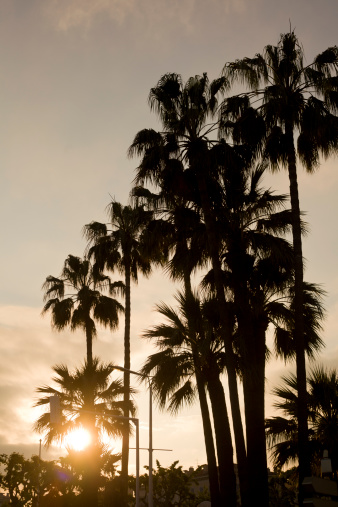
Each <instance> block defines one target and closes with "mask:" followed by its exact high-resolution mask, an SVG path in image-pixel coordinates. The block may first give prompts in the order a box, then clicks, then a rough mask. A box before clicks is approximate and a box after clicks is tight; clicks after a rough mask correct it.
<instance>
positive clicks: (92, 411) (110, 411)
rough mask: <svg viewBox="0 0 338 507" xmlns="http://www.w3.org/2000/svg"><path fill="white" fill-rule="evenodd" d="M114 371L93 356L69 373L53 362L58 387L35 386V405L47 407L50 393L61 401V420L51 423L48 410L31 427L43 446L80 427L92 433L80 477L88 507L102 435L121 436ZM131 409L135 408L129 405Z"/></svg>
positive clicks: (96, 476)
mask: <svg viewBox="0 0 338 507" xmlns="http://www.w3.org/2000/svg"><path fill="white" fill-rule="evenodd" d="M113 370H114V365H113V364H112V363H107V364H105V363H100V361H99V359H98V358H95V357H94V358H93V360H92V364H89V362H88V361H86V362H85V363H84V364H83V365H82V366H81V367H80V368H76V369H75V370H74V372H71V371H70V370H69V368H68V367H67V366H66V365H63V364H61V365H56V366H54V367H53V371H54V372H55V374H56V376H54V377H53V379H52V380H53V381H54V382H55V383H56V384H57V387H52V386H48V385H44V386H42V387H38V388H37V392H38V393H39V394H41V397H40V398H39V399H38V401H37V402H36V403H35V406H48V407H49V403H50V396H53V395H57V396H58V397H59V400H60V407H61V417H60V422H57V423H55V422H51V418H50V412H49V411H48V410H47V411H46V412H44V413H43V414H42V415H41V416H40V417H39V418H38V420H37V421H36V423H35V426H34V429H35V431H38V432H40V433H45V441H44V442H45V445H47V446H49V445H50V444H51V443H52V442H62V441H63V440H64V438H65V437H66V436H67V435H68V434H69V433H71V432H72V431H74V430H75V429H79V428H81V427H84V428H86V429H87V430H88V431H89V432H90V435H91V444H90V446H89V449H88V451H86V465H85V470H84V475H85V479H84V480H83V502H84V503H83V504H84V505H88V507H89V506H90V507H95V506H96V505H97V501H98V499H97V492H98V484H99V476H100V470H99V466H98V463H99V458H100V455H101V451H102V444H101V442H102V436H103V434H104V433H106V434H108V435H109V436H120V435H121V434H122V431H123V429H124V426H123V423H121V421H119V420H118V419H116V417H120V416H122V415H123V406H124V402H123V393H124V386H123V384H122V382H121V381H119V380H111V374H112V371H113ZM129 410H130V411H132V412H133V411H134V407H133V405H132V404H130V406H129Z"/></svg>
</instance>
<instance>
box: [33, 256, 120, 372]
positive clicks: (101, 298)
mask: <svg viewBox="0 0 338 507" xmlns="http://www.w3.org/2000/svg"><path fill="white" fill-rule="evenodd" d="M43 289H44V290H45V296H44V299H45V301H46V304H45V306H44V308H43V311H42V313H46V312H47V311H48V310H50V311H51V313H52V325H53V327H54V328H55V329H56V330H58V331H61V330H62V329H64V328H65V327H67V326H70V328H71V330H72V331H75V330H76V329H78V328H81V329H83V330H84V331H85V333H86V341H87V361H88V364H89V365H90V364H92V361H93V353H92V341H93V338H94V337H95V336H96V325H95V321H97V322H98V323H99V324H101V325H103V326H108V327H109V328H110V329H112V330H113V329H115V328H116V327H117V325H118V316H119V312H121V311H123V307H122V305H121V304H120V303H119V302H118V301H117V300H116V299H114V298H112V297H109V296H106V295H104V294H102V291H109V293H110V294H111V295H113V294H114V293H115V292H116V291H117V290H122V289H123V284H122V283H121V282H115V283H112V282H111V281H110V278H109V277H107V276H103V275H101V274H100V273H99V272H97V271H95V269H94V268H93V266H92V264H91V263H90V261H89V260H88V259H86V258H84V259H80V258H79V257H75V256H73V255H69V256H68V257H67V259H66V260H65V263H64V267H63V270H62V273H61V275H60V277H59V278H56V277H54V276H48V277H47V278H46V281H45V283H44V284H43Z"/></svg>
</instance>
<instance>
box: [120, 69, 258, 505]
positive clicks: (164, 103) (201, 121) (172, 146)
mask: <svg viewBox="0 0 338 507" xmlns="http://www.w3.org/2000/svg"><path fill="white" fill-rule="evenodd" d="M226 86H227V82H226V80H225V79H223V78H220V79H217V80H215V81H213V82H211V83H209V81H208V78H207V75H206V74H203V76H195V77H192V78H190V79H189V80H188V81H187V82H186V84H183V83H182V80H181V77H180V76H179V75H177V74H166V75H164V76H163V77H162V78H161V79H160V81H159V82H158V83H157V86H156V87H155V88H152V89H151V91H150V95H149V102H150V106H151V108H152V109H154V110H155V111H156V113H157V114H158V116H159V118H160V120H161V123H162V128H163V131H162V132H156V131H155V130H153V129H144V130H142V131H140V132H139V133H138V134H137V135H136V136H135V139H134V142H133V143H132V145H131V146H130V148H129V154H130V155H131V156H133V155H141V156H142V160H141V163H140V165H139V167H138V172H137V176H136V178H135V181H136V184H137V185H142V186H143V185H144V183H145V182H150V183H151V184H155V185H156V186H160V187H162V186H163V184H166V185H170V181H173V178H171V179H169V178H168V175H169V174H170V173H171V174H172V176H173V177H175V175H176V174H177V172H178V171H179V170H180V169H181V168H182V167H183V169H184V172H186V173H187V175H186V181H188V182H189V184H188V185H186V184H185V186H184V191H185V192H188V193H189V192H190V199H193V200H194V201H195V202H196V204H197V205H199V206H200V207H201V209H202V212H203V219H204V223H205V227H206V233H207V239H208V241H207V246H208V255H209V257H210V258H211V261H212V265H213V269H214V273H215V285H216V292H217V299H218V305H219V313H220V317H221V321H222V337H223V340H224V345H225V349H226V357H227V372H228V383H229V392H230V400H231V409H232V417H233V423H234V424H233V425H234V433H235V440H236V453H237V461H238V467H239V474H240V477H241V481H242V485H243V486H244V483H245V482H246V477H247V468H246V451H245V442H244V434H243V426H242V419H241V413H240V406H239V399H238V386H237V378H236V366H235V363H236V361H235V357H234V353H233V350H232V328H231V319H230V316H229V315H228V307H227V303H226V299H225V295H224V287H223V282H222V269H221V261H220V243H219V238H218V236H217V234H216V220H217V217H216V216H215V214H214V212H213V204H214V200H215V199H216V198H217V195H216V194H217V184H215V185H214V182H215V181H216V182H217V178H218V165H217V164H216V163H215V158H216V154H218V155H217V156H218V157H219V152H222V157H223V161H225V160H227V161H229V160H230V159H232V158H233V153H234V152H233V150H232V149H231V148H230V147H229V146H228V145H226V144H225V143H222V146H221V149H220V150H218V149H217V150H216V154H214V152H213V150H212V148H213V146H215V145H216V146H217V145H218V144H219V143H218V141H217V140H213V139H212V138H211V133H212V132H213V131H214V130H216V129H217V125H216V123H215V122H214V121H213V114H214V112H215V110H216V108H217V94H218V93H219V92H220V93H221V92H222V91H224V89H225V88H226ZM177 169H178V170H177ZM182 190H183V189H182ZM245 491H247V487H244V488H243V495H244V494H245V493H244V492H245ZM243 495H242V504H243V507H244V506H245V505H249V504H250V502H249V498H248V497H247V498H244V497H243Z"/></svg>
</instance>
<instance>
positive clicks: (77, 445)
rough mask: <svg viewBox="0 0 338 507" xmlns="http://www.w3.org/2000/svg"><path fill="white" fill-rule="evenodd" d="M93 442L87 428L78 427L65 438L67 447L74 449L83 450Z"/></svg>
mask: <svg viewBox="0 0 338 507" xmlns="http://www.w3.org/2000/svg"><path fill="white" fill-rule="evenodd" d="M90 442H91V437H90V433H89V431H87V430H86V429H85V428H78V429H77V430H74V431H72V432H71V433H69V434H68V435H67V436H66V438H65V447H70V448H71V449H74V451H83V450H84V449H85V448H86V447H88V445H89V444H90Z"/></svg>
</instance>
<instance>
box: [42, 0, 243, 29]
mask: <svg viewBox="0 0 338 507" xmlns="http://www.w3.org/2000/svg"><path fill="white" fill-rule="evenodd" d="M206 7H207V6H206V4H205V2H201V1H199V0H170V1H169V2H168V0H51V1H50V2H49V3H47V4H46V5H45V8H46V12H47V13H48V15H49V17H51V18H52V19H53V22H54V24H55V26H56V27H57V29H58V30H61V31H66V30H69V29H71V28H73V27H77V26H82V27H84V28H86V29H88V28H90V27H91V26H92V24H93V22H94V21H95V19H97V18H98V16H100V15H104V16H109V18H110V19H112V20H113V21H114V22H116V23H118V24H123V23H124V22H125V20H126V19H127V18H128V17H129V16H136V17H138V18H144V19H147V20H148V23H150V24H155V25H156V23H158V22H159V21H160V20H162V21H163V20H164V19H167V20H168V21H170V20H175V22H176V23H177V22H178V23H180V24H183V25H184V26H185V27H186V28H188V29H191V30H192V27H193V24H192V22H191V21H192V18H193V17H194V16H195V15H196V14H197V15H198V13H199V11H202V10H203V9H204V8H206ZM209 8H210V9H218V10H221V11H222V12H223V13H224V14H228V13H229V12H237V13H240V12H243V11H245V10H246V0H211V1H209V3H208V9H209Z"/></svg>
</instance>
